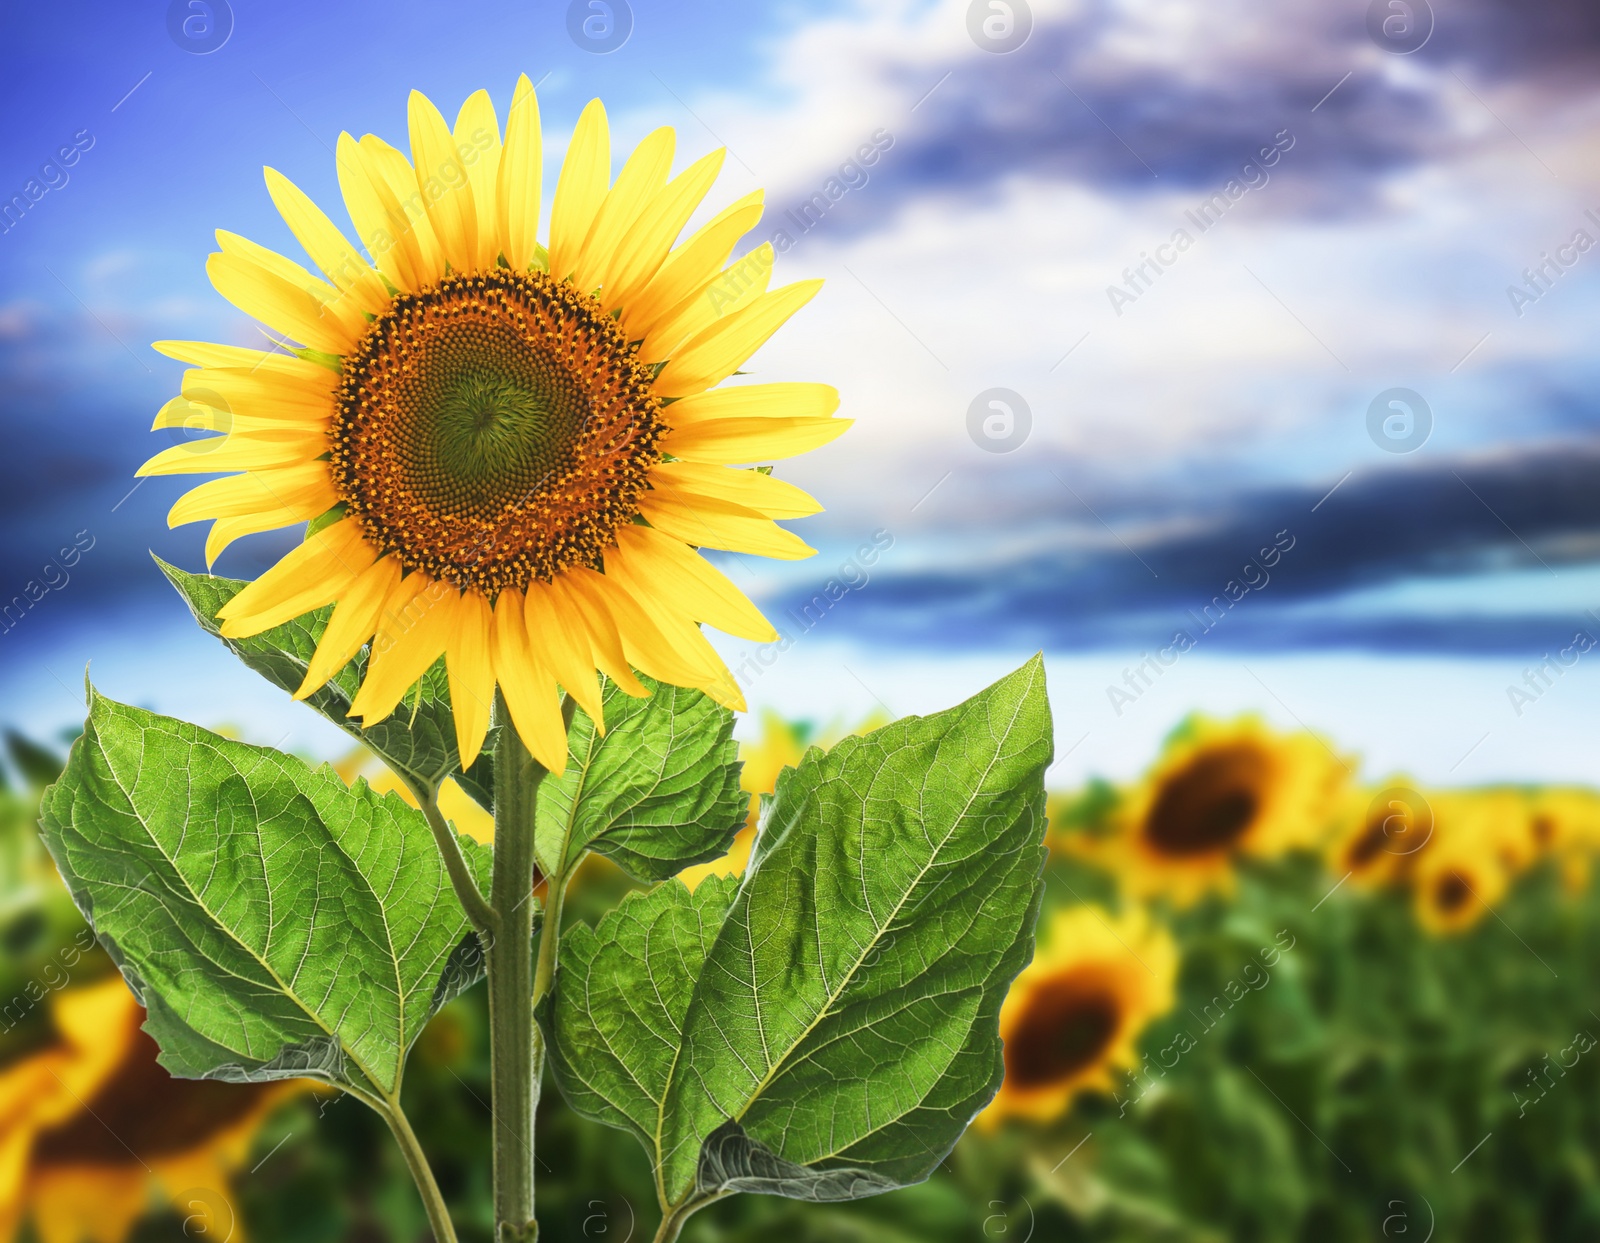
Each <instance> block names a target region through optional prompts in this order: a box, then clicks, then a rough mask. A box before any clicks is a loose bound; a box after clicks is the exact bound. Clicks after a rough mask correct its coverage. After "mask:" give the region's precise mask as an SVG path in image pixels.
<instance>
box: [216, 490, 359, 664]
mask: <svg viewBox="0 0 1600 1243" xmlns="http://www.w3.org/2000/svg"><path fill="white" fill-rule="evenodd" d="M376 560H377V553H376V552H375V551H374V550H373V548H372V546H371V545H370V544H368V543H367V542H366V538H365V535H364V533H363V532H362V529H361V524H360V523H359V522H358V521H356V520H355V519H354V518H345V519H342V520H341V521H339V522H336V523H334V524H333V525H332V526H330V527H325V528H324V529H323V530H321V531H318V532H317V533H316V534H315V535H309V536H307V537H306V540H305V542H304V543H303V544H301V545H300V546H299V547H298V548H295V549H292V550H291V551H290V552H288V553H287V554H286V555H285V556H284V557H283V559H282V560H280V561H279V562H278V564H277V565H275V566H273V567H272V568H271V569H270V570H268V571H267V572H266V573H265V574H263V575H262V576H261V577H260V578H258V579H256V581H255V582H253V583H251V584H250V585H249V586H248V587H246V588H245V589H244V590H243V591H241V592H240V593H239V594H238V595H236V596H234V597H233V599H231V600H229V601H228V602H227V603H226V604H224V605H223V606H222V607H221V608H220V609H218V610H217V616H218V617H219V618H221V619H222V623H223V624H222V635H223V637H224V638H227V639H243V638H248V637H249V636H250V635H253V634H260V633H261V632H262V631H263V630H270V629H272V627H274V626H276V625H279V624H281V623H283V622H286V621H289V620H290V619H291V618H295V617H299V616H300V615H301V614H302V613H309V612H310V611H311V610H312V609H318V608H321V607H322V606H323V605H324V604H330V603H332V602H333V601H334V600H337V599H338V598H339V597H340V596H341V595H343V594H344V592H345V591H346V589H348V587H349V586H350V584H351V583H353V582H354V581H355V579H356V576H357V575H359V574H360V573H361V572H362V571H363V570H365V569H366V568H367V567H368V566H369V565H371V564H372V563H373V562H374V561H376Z"/></svg>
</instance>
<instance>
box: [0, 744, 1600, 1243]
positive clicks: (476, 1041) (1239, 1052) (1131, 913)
mask: <svg viewBox="0 0 1600 1243" xmlns="http://www.w3.org/2000/svg"><path fill="white" fill-rule="evenodd" d="M878 724H881V722H878V721H867V722H865V723H863V725H862V726H861V729H860V731H858V732H864V731H867V730H870V729H872V728H873V727H875V726H876V725H878ZM763 731H764V732H763V736H762V737H761V739H760V740H759V742H756V743H754V744H745V745H744V747H743V749H742V759H743V761H744V776H745V786H746V788H747V790H748V791H749V793H750V795H751V802H750V808H751V811H750V822H749V826H748V827H747V828H746V830H745V831H744V832H743V833H741V834H740V836H739V837H738V838H737V839H736V841H735V843H734V846H733V849H732V850H731V851H730V853H729V854H728V855H727V856H726V857H725V858H723V859H721V860H719V861H717V862H714V863H711V864H708V865H703V866H701V867H697V868H694V869H691V870H690V871H689V872H687V873H685V874H684V880H685V882H686V883H688V884H689V885H690V886H691V887H693V886H695V885H697V884H699V883H701V882H702V881H703V880H704V879H705V878H706V877H708V876H711V875H714V874H718V873H731V872H738V871H740V870H742V868H743V867H744V865H745V862H746V860H747V859H748V856H749V852H750V848H751V845H752V843H753V841H754V838H755V830H756V824H757V819H758V814H759V811H760V806H761V800H760V795H761V794H762V793H764V792H769V791H771V790H772V788H773V786H774V784H775V782H776V780H777V777H778V774H779V772H780V771H781V770H782V769H783V768H784V767H785V766H786V765H793V764H795V763H797V762H798V761H799V759H800V756H801V755H802V754H803V753H804V751H805V750H806V748H807V746H808V745H822V746H827V745H828V744H829V743H830V742H832V741H834V740H836V738H837V736H838V733H837V731H835V732H833V733H829V732H827V731H819V730H818V729H816V728H815V727H813V726H809V725H805V724H794V723H789V722H785V721H782V720H779V719H777V718H775V717H770V716H769V717H768V718H766V719H765V720H764V722H763ZM8 753H9V759H10V761H11V763H10V768H11V771H12V773H13V774H14V775H13V777H12V779H11V782H10V784H9V786H8V788H6V789H5V791H4V792H3V793H0V815H3V820H0V825H3V827H0V946H3V947H4V956H3V958H0V996H3V998H4V1001H3V1003H0V1240H4V1241H5V1243H11V1241H12V1240H39V1241H40V1243H123V1241H124V1240H145V1239H163V1238H174V1237H179V1235H185V1236H187V1237H191V1238H199V1237H206V1238H212V1239H256V1240H277V1239H282V1240H290V1239H293V1240H321V1239H327V1240H334V1239H356V1240H374V1241H377V1240H394V1241H396V1243H398V1241H401V1240H418V1239H424V1238H426V1237H428V1227H427V1222H426V1219H425V1218H424V1217H423V1215H422V1211H421V1208H420V1206H419V1205H418V1203H417V1201H416V1198H415V1196H414V1194H413V1193H412V1190H411V1187H410V1185H409V1181H408V1175H407V1171H406V1169H405V1167H404V1164H403V1162H402V1161H401V1159H400V1158H399V1156H398V1154H397V1152H396V1151H395V1150H394V1149H393V1146H392V1145H391V1144H390V1143H389V1140H388V1136H387V1134H386V1133H385V1131H384V1129H383V1126H382V1123H380V1122H379V1121H377V1119H376V1118H375V1117H373V1116H372V1115H370V1114H369V1113H367V1112H366V1111H364V1110H360V1109H357V1108H353V1107H352V1106H351V1105H349V1104H348V1103H345V1102H344V1101H343V1100H342V1099H341V1098H340V1097H339V1096H338V1095H336V1094H334V1093H332V1092H330V1091H329V1090H328V1089H326V1088H321V1087H318V1086H316V1085H313V1084H311V1083H309V1082H305V1081H298V1082H290V1083H279V1084H229V1083H220V1082H211V1081H193V1080H180V1079H173V1078H170V1077H169V1076H168V1075H167V1073H166V1071H164V1070H163V1069H162V1068H161V1067H160V1066H159V1065H158V1064H157V1062H156V1054H157V1049H156V1046H155V1044H154V1042H153V1041H152V1040H151V1039H150V1038H149V1037H148V1036H146V1035H144V1034H143V1032H141V1031H140V1022H141V1020H142V1017H143V1015H142V1012H141V1011H140V1010H139V1008H138V1006H137V1005H136V1003H135V1002H134V1000H133V998H132V997H131V995H130V994H129V992H128V990H127V988H126V987H125V986H124V985H123V983H122V981H121V979H120V977H119V976H118V975H117V973H116V970H115V967H114V965H113V963H112V962H111V960H110V959H109V958H108V957H107V956H106V954H105V953H104V952H103V951H102V950H101V949H100V948H99V947H98V946H97V945H96V943H95V940H94V937H93V934H92V933H91V932H90V931H89V929H88V927H87V925H85V924H84V923H83V921H82V919H81V918H80V916H79V915H78V913H77V911H76V910H75V909H74V908H73V906H72V904H71V902H70V900H69V899H68V898H67V895H66V892H65V890H64V889H63V888H62V886H61V884H60V882H59V880H58V879H57V878H56V876H55V872H54V869H53V867H52V865H51V863H50V860H49V857H48V855H47V854H46V853H45V852H44V850H43V848H42V847H41V845H40V844H39V839H38V835H37V831H36V826H35V814H36V806H37V801H38V798H39V795H40V794H41V792H42V790H43V789H44V788H45V786H47V785H48V784H49V783H50V782H51V781H52V780H54V779H55V777H56V775H57V774H58V772H59V771H60V766H61V763H62V759H61V757H60V756H58V755H57V754H56V753H55V752H54V751H53V750H51V749H50V748H46V747H43V746H39V745H37V744H35V743H32V742H30V741H28V740H26V739H24V738H21V737H19V736H15V735H13V736H11V737H10V738H9V739H8ZM338 767H339V770H340V772H341V774H342V775H344V776H345V777H346V779H347V780H350V779H353V778H354V777H355V776H357V775H358V774H365V775H368V776H370V777H372V778H373V779H374V781H375V783H376V784H379V785H380V786H381V785H382V779H381V777H380V776H379V773H378V768H377V765H376V764H375V762H374V761H373V760H372V759H371V757H370V756H368V755H366V754H365V753H359V752H358V753H355V754H352V755H351V756H350V757H348V758H347V760H346V761H345V762H344V763H342V764H341V765H339V766H338ZM396 794H397V796H401V797H403V796H404V792H403V790H396ZM474 806H475V805H474V804H472V802H471V801H470V800H469V799H466V798H465V797H464V796H462V797H461V798H460V800H459V801H458V802H456V803H454V804H453V805H452V806H447V808H446V810H447V813H449V814H451V815H452V816H453V817H455V818H457V819H458V822H459V823H461V824H462V826H463V828H464V829H466V831H468V832H469V833H473V832H477V833H483V832H486V829H487V826H486V825H483V824H479V825H476V826H475V825H474V824H473V815H474ZM477 814H479V815H482V814H483V813H477ZM1050 820H1051V829H1050V848H1051V851H1050V862H1049V864H1048V866H1047V868H1046V873H1045V876H1046V892H1047V897H1046V909H1045V912H1044V914H1043V915H1042V916H1041V919H1040V924H1039V933H1038V943H1037V948H1036V952H1035V955H1034V959H1033V962H1032V964H1031V965H1030V966H1028V967H1027V968H1026V969H1025V970H1024V971H1023V973H1022V975H1021V976H1019V977H1018V979H1017V981H1016V983H1015V985H1014V986H1013V988H1012V990H1011V993H1010V995H1009V997H1008V999H1007V1001H1006V1003H1005V1005H1004V1008H1003V1010H1002V1012H1001V1020H1000V1023H1001V1032H1002V1035H1003V1037H1004V1040H1005V1064H1006V1079H1005V1083H1004V1086H1003V1087H1002V1089H1001V1091H1000V1093H999V1095H998V1096H997V1097H996V1098H995V1100H994V1101H993V1103H992V1104H991V1105H990V1106H989V1107H988V1108H987V1110H985V1111H984V1113H983V1114H981V1115H980V1117H979V1118H978V1120H977V1123H976V1125H975V1126H974V1128H973V1130H972V1132H971V1133H969V1134H968V1136H967V1137H966V1138H965V1139H963V1140H962V1142H961V1143H960V1145H959V1146H958V1147H957V1148H956V1150H955V1151H954V1152H953V1153H952V1154H951V1156H950V1158H949V1159H948V1160H947V1161H946V1162H945V1163H944V1165H943V1166H942V1167H941V1168H940V1170H939V1171H938V1173H937V1174H936V1175H935V1177H934V1178H932V1179H931V1180H930V1181H928V1182H927V1183H924V1184H922V1185H920V1186H918V1187H914V1188H912V1189H910V1190H907V1191H905V1192H902V1193H900V1194H897V1195H894V1196H884V1197H877V1198H873V1199H868V1200H864V1201H859V1202H856V1203H854V1204H849V1205H811V1204H806V1205H801V1204H796V1203H794V1202H792V1201H788V1200H781V1199H776V1198H772V1197H765V1196H743V1197H738V1198H737V1199H735V1200H733V1201H731V1202H728V1203H726V1204H723V1205H719V1206H716V1207H714V1208H713V1209H712V1210H709V1211H707V1212H706V1213H705V1214H704V1215H703V1217H702V1218H701V1219H699V1220H697V1221H695V1222H694V1223H693V1224H692V1225H691V1226H690V1227H689V1228H688V1230H687V1231H686V1235H685V1237H687V1238H690V1239H693V1240H703V1241H705V1243H711V1241H712V1240H727V1241H729V1243H733V1241H735V1240H751V1241H754V1240H761V1239H771V1238H778V1237H781V1238H785V1239H795V1240H817V1241H819V1243H820V1241H821V1240H839V1239H844V1240H850V1239H862V1240H867V1239H873V1240H879V1239H882V1240H901V1239H903V1240H908V1241H909V1240H928V1239H949V1240H970V1239H978V1238H1001V1237H1007V1238H1013V1239H1018V1240H1024V1239H1028V1238H1039V1239H1051V1240H1095V1241H1106V1243H1118V1241H1122V1240H1130V1241H1131V1240H1168V1239H1170V1240H1213V1239H1214V1240H1218V1241H1222V1240H1259V1241H1261V1243H1278V1241H1282V1243H1290V1241H1301V1240H1304V1241H1307V1243H1309V1241H1312V1240H1346V1239H1348V1240H1361V1239H1382V1238H1396V1239H1398V1238H1413V1237H1414V1238H1416V1239H1425V1238H1428V1237H1434V1238H1439V1239H1461V1240H1485V1241H1488V1240H1496V1241H1499V1240H1521V1239H1530V1240H1531V1239H1549V1240H1590V1239H1594V1238H1597V1237H1600V1177H1597V1174H1600V1171H1597V1170H1596V1168H1595V1155H1594V1154H1595V1153H1596V1152H1597V1151H1600V1134H1597V1133H1596V1124H1595V1122H1594V1112H1593V1111H1592V1110H1589V1109H1586V1108H1585V1103H1586V1102H1587V1101H1588V1100H1590V1099H1592V1098H1593V1097H1594V1095H1595V1094H1596V1092H1597V1091H1600V1055H1597V1054H1596V1052H1595V1051H1596V1045H1597V1043H1600V1015H1597V1014H1596V1013H1595V1010H1594V1007H1595V1004H1596V1001H1595V999H1596V997H1597V995H1600V988H1597V986H1600V967H1597V966H1596V964H1597V963H1600V895H1597V894H1596V891H1595V883H1594V868H1593V860H1594V858H1595V854H1596V850H1597V848H1600V794H1597V793H1596V792H1594V791H1590V790H1585V789H1576V788H1517V787H1495V788H1479V789H1434V788H1431V787H1423V786H1420V785H1417V784H1415V783H1413V782H1410V781H1409V780H1407V779H1406V778H1404V777H1403V776H1386V777H1380V778H1376V779H1374V778H1372V777H1370V776H1369V775H1367V774H1364V773H1362V772H1361V771H1360V769H1359V765H1358V762H1357V760H1356V759H1355V758H1354V757H1352V756H1349V755H1345V754H1342V753H1340V752H1339V751H1338V750H1337V749H1335V748H1334V746H1332V745H1331V744H1330V743H1329V742H1327V741H1325V740H1323V739H1321V738H1318V737H1316V736H1314V735H1311V734H1307V733H1295V734H1283V733H1278V732H1275V731H1273V730H1272V729H1270V728H1268V727H1266V726H1265V725H1263V724H1262V723H1261V722H1259V721H1257V720H1253V719H1241V720H1235V721H1212V720H1207V719H1203V718H1199V717H1195V718H1191V719H1190V720H1188V721H1186V722H1184V723H1183V724H1182V725H1181V726H1180V727H1179V728H1178V729H1177V730H1176V731H1175V732H1174V733H1173V734H1172V735H1171V736H1170V737H1169V738H1168V740H1167V742H1166V744H1165V746H1164V748H1163V750H1162V752H1161V754H1159V755H1158V756H1157V757H1155V759H1154V761H1153V762H1152V764H1151V765H1150V766H1149V768H1148V770H1147V772H1146V774H1145V776H1144V778H1143V779H1142V780H1141V781H1139V782H1138V783H1136V784H1133V785H1131V786H1127V787H1124V786H1118V785H1114V784H1110V783H1106V782H1100V781H1095V782H1091V783H1090V784H1088V785H1087V786H1086V787H1084V788H1082V789H1078V790H1072V791H1060V792H1057V793H1055V794H1053V795H1052V796H1051V800H1050ZM631 883H632V882H630V881H628V880H627V878H626V877H625V876H624V875H623V874H622V873H621V872H620V871H618V870H617V869H616V868H615V867H614V866H612V865H611V864H609V863H607V862H605V861H604V860H602V859H600V858H598V857H595V858H591V860H590V861H589V862H588V863H587V864H586V865H585V871H584V872H583V873H582V874H581V875H580V877H579V878H578V880H577V882H576V884H575V886H574V889H573V892H572V895H571V898H570V901H569V904H568V919H569V920H572V921H587V920H591V919H593V918H594V917H595V914H596V912H599V911H602V910H604V909H606V908H607V907H608V906H610V905H611V904H612V903H614V901H615V900H616V899H617V897H618V896H619V895H620V892H621V891H622V890H624V889H626V888H627V887H628V886H629V885H630V884H631ZM486 1023H487V1018H486V1006H485V999H484V990H483V989H482V988H481V987H478V988H475V989H473V990H471V991H469V992H468V993H466V994H465V995H463V996H462V997H460V998H458V999H457V1000H456V1001H454V1002H452V1003H450V1004H449V1005H448V1006H446V1007H445V1008H444V1010H443V1011H442V1012H441V1013H440V1014H439V1015H438V1016H437V1017H436V1018H435V1020H434V1021H433V1023H432V1024H431V1026H430V1027H429V1029H428V1030H427V1032H426V1033H425V1035H424V1038H423V1040H422V1043H421V1044H420V1046H419V1048H418V1051H417V1054H416V1056H415V1058H414V1060H413V1066H412V1072H411V1076H410V1078H409V1079H408V1081H407V1083H406V1086H405V1093H406V1096H407V1101H408V1107H409V1111H410V1113H411V1116H412V1117H414V1118H416V1119H417V1129H418V1131H419V1133H420V1135H421V1138H422V1141H423V1144H424V1145H425V1147H426V1148H427V1149H428V1150H429V1151H430V1152H431V1153H433V1154H435V1161H436V1168H437V1170H438V1175H439V1180H440V1183H441V1186H442V1188H443V1191H444V1194H445V1196H446V1197H447V1199H448V1200H449V1202H450V1204H451V1207H452V1210H453V1212H454V1214H455V1215H456V1217H457V1220H458V1221H459V1222H460V1223H462V1226H463V1229H464V1232H465V1233H466V1234H467V1235H469V1236H471V1237H476V1238H482V1239H488V1238H489V1237H490V1231H491V1222H490V1207H489V1170H488V1161H489V1154H488V1151H487V1143H486V1140H485V1136H486V1130H485V1128H484V1125H483V1124H484V1122H485V1121H486V1119H487V1118H488V1112H489V1111H488V1105H487V1101H488V1097H489V1082H488V1077H489V1064H488V1049H487V1034H486ZM541 1108H542V1111H543V1115H544V1116H542V1117H541V1119H540V1121H541V1124H542V1125H545V1126H547V1127H548V1128H549V1133H551V1134H552V1135H553V1136H555V1137H556V1138H555V1142H553V1143H550V1144H547V1145H545V1147H544V1148H543V1149H542V1152H541V1157H540V1161H539V1168H538V1178H539V1180H540V1186H541V1190H542V1192H543V1194H544V1196H545V1197H546V1203H547V1205H548V1207H547V1208H546V1209H545V1211H544V1217H545V1224H544V1231H545V1237H547V1238H550V1239H557V1240H567V1239H571V1240H579V1239H594V1238H600V1237H606V1238H615V1239H619V1240H620V1239H626V1238H629V1237H631V1236H632V1235H633V1234H634V1233H636V1231H637V1229H638V1228H639V1225H638V1217H639V1215H640V1214H639V1209H641V1208H644V1209H645V1211H646V1212H648V1208H647V1206H648V1204H649V1201H650V1196H651V1188H650V1177H651V1176H650V1170H649V1169H648V1167H647V1163H646V1161H645V1159H644V1158H643V1156H642V1155H641V1154H640V1153H638V1152H637V1151H635V1150H633V1149H632V1148H631V1147H629V1146H626V1145H622V1144H618V1143H616V1142H614V1141H613V1139H612V1137H611V1134H610V1132H608V1131H606V1130H604V1129H603V1128H600V1127H598V1126H596V1125H594V1124H592V1123H590V1122H587V1121H585V1120H583V1119H581V1118H579V1117H578V1116H577V1115H575V1114H573V1113H571V1112H570V1111H569V1110H568V1109H567V1107H566V1105H565V1104H564V1103H563V1102H562V1100H561V1099H560V1098H559V1096H558V1095H557V1094H555V1093H547V1094H546V1095H545V1097H544V1101H543V1104H542V1106H541Z"/></svg>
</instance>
